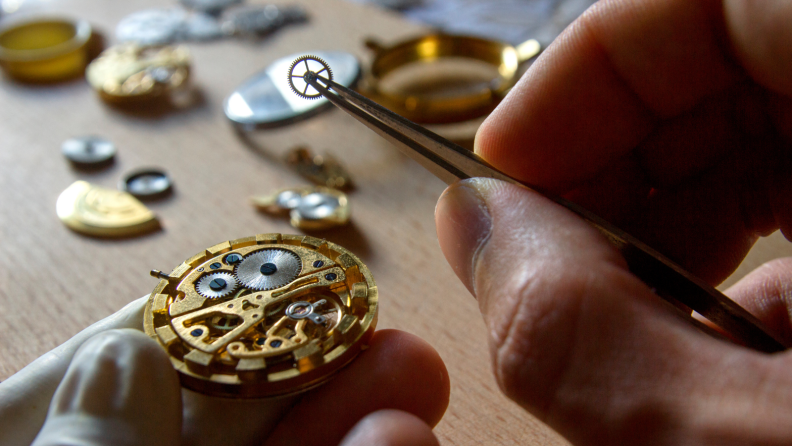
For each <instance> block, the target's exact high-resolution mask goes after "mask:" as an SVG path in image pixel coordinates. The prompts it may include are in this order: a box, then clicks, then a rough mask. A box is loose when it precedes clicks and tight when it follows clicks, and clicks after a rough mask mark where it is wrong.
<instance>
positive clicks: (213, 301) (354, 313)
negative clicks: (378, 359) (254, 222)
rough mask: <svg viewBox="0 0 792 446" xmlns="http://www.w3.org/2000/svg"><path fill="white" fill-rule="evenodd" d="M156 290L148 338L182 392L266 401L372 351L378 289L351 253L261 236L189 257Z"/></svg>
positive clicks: (148, 313) (299, 239)
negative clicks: (167, 360) (173, 371)
mask: <svg viewBox="0 0 792 446" xmlns="http://www.w3.org/2000/svg"><path fill="white" fill-rule="evenodd" d="M152 275H156V276H157V277H160V278H161V279H162V280H160V283H159V284H158V285H157V287H156V288H155V289H154V291H153V292H152V293H151V295H150V297H149V301H148V304H147V305H146V310H145V319H144V328H145V332H146V334H148V335H149V336H150V337H151V338H153V339H154V340H156V341H157V342H158V343H159V344H160V345H161V346H162V347H163V348H164V349H165V350H166V351H167V352H168V355H169V356H170V359H171V362H172V363H173V366H174V367H175V368H176V370H177V371H178V372H179V377H180V379H181V383H182V385H183V386H184V387H186V388H189V389H192V390H195V391H198V392H201V393H204V394H208V395H214V396H225V397H234V398H264V397H274V396H281V395H289V394H295V393H298V392H302V391H305V390H307V389H310V388H312V387H315V386H318V385H320V384H322V383H323V382H325V381H326V380H327V379H329V378H330V377H331V376H333V374H334V373H335V372H337V371H338V370H340V369H341V368H342V367H344V366H345V365H346V364H348V363H349V362H350V361H352V360H353V359H354V358H355V357H356V356H357V354H358V353H359V352H360V351H361V350H362V349H364V348H365V346H367V345H368V342H369V340H370V338H371V335H372V334H373V333H374V329H375V327H376V324H377V308H378V299H377V286H376V285H375V283H374V278H373V277H372V275H371V272H370V271H369V269H368V268H367V267H366V266H365V265H364V264H363V262H361V261H360V259H359V258H357V257H356V256H355V255H354V254H352V253H351V252H349V251H347V250H346V249H344V248H342V247H341V246H338V245H336V244H334V243H331V242H327V241H325V240H321V239H318V238H315V237H310V236H299V235H281V234H259V235H255V236H252V237H245V238H241V239H237V240H231V241H226V242H223V243H220V244H217V245H215V246H212V247H210V248H207V249H206V250H204V251H202V252H200V253H198V254H196V255H194V256H193V257H190V258H189V259H187V260H185V261H184V263H182V264H181V265H179V266H178V267H176V268H175V269H174V270H173V271H172V272H171V273H170V274H167V275H166V274H164V273H161V272H158V271H152Z"/></svg>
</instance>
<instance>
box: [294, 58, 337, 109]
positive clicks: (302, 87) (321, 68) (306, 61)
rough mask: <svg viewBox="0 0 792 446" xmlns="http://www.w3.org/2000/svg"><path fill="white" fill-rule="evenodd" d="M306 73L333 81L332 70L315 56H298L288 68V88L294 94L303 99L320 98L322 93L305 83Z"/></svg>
mask: <svg viewBox="0 0 792 446" xmlns="http://www.w3.org/2000/svg"><path fill="white" fill-rule="evenodd" d="M307 73H313V74H314V75H316V76H322V77H325V78H327V79H329V80H333V70H331V69H330V65H328V64H327V62H325V61H324V60H322V59H320V58H318V57H316V56H300V57H298V58H297V59H296V60H295V61H294V62H292V64H291V67H289V87H290V88H291V89H292V91H293V92H294V93H296V94H297V95H298V96H300V97H301V98H305V99H317V98H320V97H322V93H320V92H319V91H318V90H317V89H315V88H313V87H311V85H310V84H309V83H308V82H306V81H305V75H306V74H307Z"/></svg>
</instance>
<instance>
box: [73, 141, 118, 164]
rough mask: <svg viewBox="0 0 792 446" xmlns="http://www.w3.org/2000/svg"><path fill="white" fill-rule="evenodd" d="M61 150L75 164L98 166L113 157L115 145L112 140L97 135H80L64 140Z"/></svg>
mask: <svg viewBox="0 0 792 446" xmlns="http://www.w3.org/2000/svg"><path fill="white" fill-rule="evenodd" d="M61 152H62V153H63V156H65V157H66V158H68V159H69V161H71V162H73V163H75V164H79V165H84V166H99V165H101V164H104V163H108V162H109V161H110V160H112V159H113V157H114V156H115V154H116V147H115V144H113V143H112V142H110V141H108V140H106V139H104V138H100V137H98V136H81V137H78V138H71V139H67V140H66V141H64V142H63V144H62V145H61Z"/></svg>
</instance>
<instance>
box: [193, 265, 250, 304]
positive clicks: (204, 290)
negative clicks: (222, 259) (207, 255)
mask: <svg viewBox="0 0 792 446" xmlns="http://www.w3.org/2000/svg"><path fill="white" fill-rule="evenodd" d="M238 287H239V282H237V279H236V277H234V276H233V275H232V274H231V273H226V272H219V273H212V274H207V275H205V276H203V277H201V279H200V280H198V283H196V284H195V291H198V294H200V295H201V296H203V297H208V298H209V299H219V298H221V297H226V296H228V295H230V294H231V293H233V292H234V291H235V290H236V289H237V288H238Z"/></svg>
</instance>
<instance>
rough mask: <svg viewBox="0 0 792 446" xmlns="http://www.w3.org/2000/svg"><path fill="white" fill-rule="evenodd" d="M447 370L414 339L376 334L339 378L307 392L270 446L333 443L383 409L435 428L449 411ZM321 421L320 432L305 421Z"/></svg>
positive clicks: (432, 351) (406, 335)
mask: <svg viewBox="0 0 792 446" xmlns="http://www.w3.org/2000/svg"><path fill="white" fill-rule="evenodd" d="M449 395H450V383H449V379H448V371H447V370H446V368H445V365H444V364H443V360H442V359H441V358H440V355H439V354H438V353H437V351H436V350H435V349H434V348H432V347H431V346H430V345H429V344H428V343H426V342H425V341H423V340H422V339H420V338H419V337H417V336H415V335H412V334H409V333H406V332H402V331H399V330H380V331H377V332H376V333H375V334H374V336H373V337H372V339H371V343H370V344H369V348H368V349H367V350H365V351H363V352H362V353H361V354H360V355H359V356H358V358H357V359H355V360H354V361H353V362H352V363H351V364H349V365H348V366H347V367H346V368H345V369H343V370H342V371H341V372H340V373H339V374H338V376H336V377H335V378H333V379H332V380H330V381H328V382H327V383H325V384H324V385H322V386H321V387H319V388H317V389H315V390H313V391H311V392H308V393H306V394H305V395H304V396H303V397H302V399H301V400H300V402H299V403H298V404H296V405H295V406H294V408H292V410H291V411H289V413H288V414H286V415H285V416H284V418H283V420H282V421H281V422H280V424H279V425H278V426H277V427H276V428H275V430H274V431H273V432H272V434H271V435H270V437H269V438H268V439H267V442H266V444H267V445H268V446H274V445H281V444H282V445H290V444H303V445H325V444H337V443H338V442H340V441H341V439H342V438H344V436H345V435H346V434H347V433H348V432H349V430H350V429H352V427H353V426H354V425H355V424H356V423H357V422H358V421H360V420H361V419H362V418H364V417H365V416H367V415H368V414H370V413H372V412H376V411H379V410H383V409H395V410H399V411H403V412H407V413H410V414H412V415H413V416H415V417H417V418H418V419H420V420H422V422H423V423H425V424H427V425H429V426H434V425H435V424H437V423H438V422H439V421H440V419H441V418H442V416H443V414H444V413H445V410H446V408H447V407H448V401H449ZM306 419H311V420H322V425H323V428H322V429H320V430H315V429H305V428H304V426H305V420H306Z"/></svg>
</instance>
